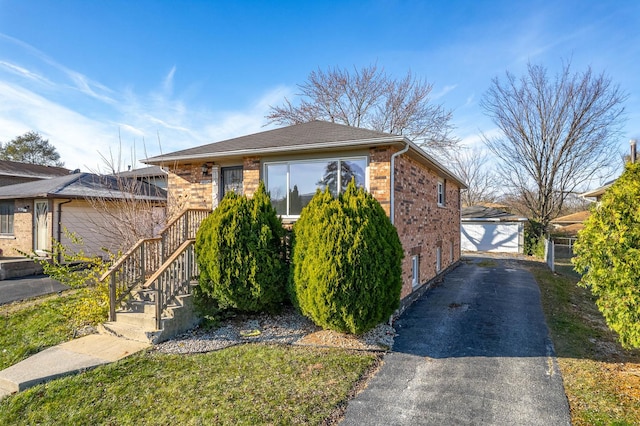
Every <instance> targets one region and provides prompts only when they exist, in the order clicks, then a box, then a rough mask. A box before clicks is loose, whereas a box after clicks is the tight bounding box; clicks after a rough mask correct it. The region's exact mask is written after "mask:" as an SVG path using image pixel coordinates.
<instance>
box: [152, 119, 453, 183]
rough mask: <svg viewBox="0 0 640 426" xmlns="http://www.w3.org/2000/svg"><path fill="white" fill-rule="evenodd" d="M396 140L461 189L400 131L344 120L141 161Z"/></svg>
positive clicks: (352, 146)
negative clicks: (399, 132) (351, 123)
mask: <svg viewBox="0 0 640 426" xmlns="http://www.w3.org/2000/svg"><path fill="white" fill-rule="evenodd" d="M394 144H397V145H398V146H399V147H401V148H403V147H405V146H407V145H409V148H410V150H411V152H412V154H415V155H417V156H418V157H419V158H420V159H421V160H422V161H425V162H427V163H429V164H430V165H431V166H432V167H434V168H435V169H437V170H439V171H440V172H441V173H442V174H444V175H445V176H447V177H448V178H451V179H453V180H455V181H456V182H458V184H459V185H460V186H461V188H462V189H466V185H465V183H464V182H463V181H462V180H461V179H460V178H458V177H457V176H455V175H454V174H453V173H452V172H451V171H449V170H448V169H447V168H446V167H444V166H443V165H442V164H440V163H439V162H438V161H437V160H435V159H434V158H433V157H431V156H430V155H428V154H427V153H426V152H425V151H424V150H422V149H421V148H420V147H419V146H417V145H416V144H414V143H413V142H411V141H410V140H409V139H407V138H406V137H404V136H402V135H392V134H389V133H382V132H377V131H374V130H368V129H362V128H359V127H352V126H346V125H344V124H338V123H330V122H326V121H310V122H308V123H301V124H294V125H292V126H286V127H281V128H278V129H273V130H267V131H264V132H260V133H254V134H251V135H247V136H240V137H237V138H233V139H227V140H223V141H220V142H214V143H210V144H207V145H202V146H197V147H194V148H189V149H184V150H181V151H176V152H172V153H169V154H164V155H158V156H155V157H151V158H147V159H145V160H143V161H142V162H143V163H147V164H156V165H167V164H171V163H173V162H186V161H192V160H204V161H208V160H216V159H222V158H231V157H242V156H262V155H273V154H279V153H292V152H304V153H311V152H314V151H315V152H319V151H331V150H346V149H358V148H370V147H375V146H384V145H394Z"/></svg>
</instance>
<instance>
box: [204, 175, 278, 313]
mask: <svg viewBox="0 0 640 426" xmlns="http://www.w3.org/2000/svg"><path fill="white" fill-rule="evenodd" d="M283 237H284V229H283V228H282V223H281V221H280V219H279V218H278V216H277V214H276V211H275V209H274V208H273V207H272V206H271V201H270V199H269V195H268V194H267V192H266V190H265V187H264V183H262V182H260V185H259V187H258V190H257V191H256V192H255V194H254V195H253V198H251V199H248V198H247V197H246V196H238V195H236V194H235V193H233V192H229V193H227V194H226V195H225V197H224V198H223V199H222V201H221V202H220V205H219V206H218V207H217V208H216V209H215V210H214V211H213V212H212V213H211V214H210V215H209V216H208V217H207V218H206V219H205V220H204V221H203V222H202V225H201V226H200V229H199V230H198V233H197V235H196V255H197V258H198V265H199V267H200V291H198V292H196V293H195V294H196V295H198V297H200V298H206V297H209V298H211V299H213V301H215V303H214V304H211V303H209V305H212V306H217V307H218V308H220V309H229V308H232V309H236V310H239V311H245V312H262V311H271V312H272V311H275V310H277V309H278V308H279V306H280V305H281V303H282V302H283V301H284V300H285V299H286V295H287V293H286V281H287V275H288V269H287V264H286V262H285V246H284V242H283ZM197 304H198V305H199V306H206V305H207V304H208V303H207V302H206V301H202V300H200V301H199V302H197Z"/></svg>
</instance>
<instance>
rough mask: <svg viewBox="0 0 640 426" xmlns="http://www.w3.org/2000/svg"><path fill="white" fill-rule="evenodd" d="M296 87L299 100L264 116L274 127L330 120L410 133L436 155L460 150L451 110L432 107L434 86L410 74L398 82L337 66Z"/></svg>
mask: <svg viewBox="0 0 640 426" xmlns="http://www.w3.org/2000/svg"><path fill="white" fill-rule="evenodd" d="M298 88H299V89H300V93H299V94H298V96H299V97H300V100H299V102H298V103H297V104H294V103H292V102H291V101H290V100H289V99H286V98H285V101H284V105H282V106H276V107H271V111H270V113H269V114H268V115H267V116H266V118H267V119H268V120H269V122H270V123H278V124H284V125H289V124H299V123H305V122H308V121H313V120H325V121H331V122H334V123H341V124H346V125H348V126H354V127H363V128H367V129H371V130H376V131H380V132H386V133H391V134H394V135H406V136H407V137H409V138H410V139H412V140H413V141H414V142H416V143H417V144H418V145H420V146H421V147H423V148H424V149H426V150H430V151H434V152H436V153H443V152H446V151H448V150H451V149H452V148H456V147H457V144H458V142H459V141H458V139H456V138H455V137H453V136H452V135H451V131H452V129H453V125H452V123H451V111H447V110H445V108H444V107H443V106H442V105H437V104H433V103H431V99H430V95H431V91H432V90H433V86H432V85H431V84H429V83H427V82H426V81H423V80H420V79H416V78H415V77H414V76H413V75H412V74H411V72H408V73H407V75H406V76H405V77H404V78H402V79H400V80H397V79H394V78H391V77H390V76H388V75H387V74H386V73H385V72H384V70H382V69H379V68H378V67H377V65H375V64H374V65H369V66H367V67H363V68H362V69H360V70H358V69H356V68H354V70H353V72H351V71H349V70H348V69H346V68H345V69H342V68H338V67H336V68H332V69H328V70H327V71H322V70H320V69H318V70H317V71H312V72H311V73H310V74H309V77H308V78H307V81H306V82H305V83H303V84H300V85H298Z"/></svg>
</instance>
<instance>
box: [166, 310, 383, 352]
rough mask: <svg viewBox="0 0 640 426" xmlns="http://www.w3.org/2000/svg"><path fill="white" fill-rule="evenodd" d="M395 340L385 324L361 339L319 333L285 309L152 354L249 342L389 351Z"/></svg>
mask: <svg viewBox="0 0 640 426" xmlns="http://www.w3.org/2000/svg"><path fill="white" fill-rule="evenodd" d="M394 336H395V330H394V329H393V327H391V326H390V325H388V324H380V325H378V326H377V327H375V328H374V329H373V330H370V331H368V332H367V333H365V334H363V335H361V336H354V335H348V334H343V333H337V332H335V331H329V330H322V329H320V328H319V327H317V326H316V325H314V324H313V323H312V322H311V321H310V320H309V319H308V318H306V317H303V316H302V315H300V314H298V313H297V312H295V311H294V310H293V309H292V308H288V309H285V310H283V312H281V313H279V314H275V315H268V314H258V315H239V316H237V317H234V318H231V319H228V320H226V321H224V322H223V323H222V325H221V326H220V327H218V328H215V329H208V330H204V329H202V328H200V327H196V328H194V329H191V330H189V331H187V332H186V333H183V334H181V335H179V336H176V337H175V338H173V339H171V340H168V341H166V342H162V343H159V344H157V345H156V346H155V350H157V351H158V352H162V353H167V354H189V353H201V352H210V351H215V350H220V349H223V348H227V347H229V346H233V345H237V344H241V343H250V342H260V343H277V344H290V345H295V344H297V345H305V346H322V347H326V346H329V347H339V348H349V349H361V350H389V349H391V348H392V347H393V338H394Z"/></svg>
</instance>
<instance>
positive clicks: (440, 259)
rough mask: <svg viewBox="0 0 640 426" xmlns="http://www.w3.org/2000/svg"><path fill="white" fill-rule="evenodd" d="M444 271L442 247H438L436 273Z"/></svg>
mask: <svg viewBox="0 0 640 426" xmlns="http://www.w3.org/2000/svg"><path fill="white" fill-rule="evenodd" d="M441 269H442V247H436V272H440V270H441Z"/></svg>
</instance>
